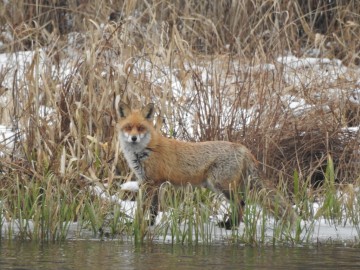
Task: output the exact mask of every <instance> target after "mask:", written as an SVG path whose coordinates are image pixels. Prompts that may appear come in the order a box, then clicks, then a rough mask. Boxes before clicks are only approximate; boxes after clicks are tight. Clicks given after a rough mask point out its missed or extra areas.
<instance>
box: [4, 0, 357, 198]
mask: <svg viewBox="0 0 360 270" xmlns="http://www.w3.org/2000/svg"><path fill="white" fill-rule="evenodd" d="M15 2H16V3H15ZM15 2H14V1H12V0H9V1H8V2H7V4H6V5H5V6H4V8H3V9H2V10H1V13H0V15H1V17H0V25H1V27H0V41H1V42H2V45H1V46H0V52H3V53H14V55H16V56H17V57H18V58H17V59H14V61H13V62H11V63H10V62H9V64H8V65H3V67H2V69H1V70H0V97H1V98H2V103H1V106H2V107H1V111H0V113H1V115H0V118H1V123H2V124H5V125H8V126H10V127H12V128H13V129H14V130H19V135H16V136H15V137H14V144H13V146H12V147H11V148H7V147H6V146H4V145H3V144H0V147H2V149H0V150H2V151H4V152H5V153H6V154H5V155H3V156H2V157H1V165H0V170H1V173H2V174H1V176H0V177H1V193H2V195H1V196H5V197H9V194H10V193H9V191H8V190H9V187H11V186H12V185H13V180H14V179H20V180H19V181H21V183H22V185H24V186H26V185H27V183H28V182H33V181H40V182H42V181H43V179H46V177H47V176H48V175H49V174H50V175H51V177H53V178H56V179H58V181H59V182H60V183H64V184H66V185H68V183H71V185H72V188H70V189H72V190H74V192H79V190H82V189H83V188H84V187H85V186H87V185H93V184H97V183H107V184H108V185H109V189H112V188H115V189H116V188H117V185H114V183H117V182H119V181H120V182H121V181H125V180H128V179H129V178H130V177H129V170H128V168H127V166H126V164H125V162H124V160H123V159H122V157H121V155H120V153H119V149H118V147H117V143H116V135H115V134H114V117H115V112H114V110H113V100H114V97H115V96H116V95H120V96H121V98H122V99H123V100H125V101H127V102H130V103H131V104H133V105H134V106H141V105H143V104H145V103H146V102H149V101H153V102H156V104H157V105H158V109H159V115H160V116H161V117H162V118H163V119H164V125H163V131H164V133H166V134H167V135H168V136H174V137H176V138H179V139H185V140H197V141H203V140H230V141H240V142H242V143H244V144H245V145H246V146H248V147H249V148H250V149H251V150H252V151H253V153H254V154H255V155H256V157H257V158H258V159H259V160H260V161H261V163H262V164H263V170H264V171H265V172H266V174H267V176H268V177H269V178H270V179H272V180H274V181H278V180H279V179H281V180H285V181H286V182H287V183H288V190H287V191H288V192H289V193H290V194H291V193H292V192H293V183H292V176H293V173H294V171H295V170H296V171H298V172H299V175H300V180H301V181H303V182H306V181H307V179H308V178H309V177H310V178H311V179H312V183H313V184H317V183H318V181H322V180H323V178H324V176H323V175H324V173H323V172H322V170H325V168H326V162H327V157H328V154H330V155H331V156H332V157H333V160H334V163H335V172H336V178H337V180H338V181H339V182H351V183H356V181H357V177H358V175H359V156H358V155H359V152H358V145H359V134H358V132H351V131H349V130H348V129H344V128H346V127H351V126H359V123H360V118H359V106H358V104H357V103H356V102H354V99H358V97H357V96H354V95H356V92H354V90H355V89H356V88H357V87H358V77H359V71H358V70H357V69H356V67H357V66H356V65H358V64H359V52H360V51H359V46H360V45H359V43H358V42H357V41H358V40H359V36H360V25H359V14H360V4H359V3H358V2H357V1H342V0H333V1H311V0H309V1H289V2H286V1H285V2H284V3H283V2H281V1H258V0H254V1H226V0H222V1H195V0H186V1H169V0H168V1H165V0H156V1H152V3H151V4H149V3H148V2H146V1H118V2H116V1H115V2H116V4H115V2H114V1H105V3H104V1H80V2H79V1H67V2H66V1H55V2H56V4H49V3H48V1H36V3H38V5H36V4H35V1H15ZM63 2H64V3H63ZM65 3H67V4H65ZM109 16H110V18H111V19H113V21H111V22H109V21H108V18H109ZM0 44H1V43H0ZM23 51H33V53H28V54H27V55H28V59H27V61H25V60H24V59H23V58H21V55H22V54H23ZM288 54H292V55H295V56H297V57H305V56H316V57H327V58H329V59H340V60H341V61H342V63H344V64H345V65H346V66H347V67H348V69H347V70H346V71H344V72H341V73H340V74H336V75H334V76H333V77H331V78H334V79H329V78H326V76H325V77H324V78H325V79H324V80H321V75H319V74H318V73H316V71H313V70H312V69H311V67H302V68H299V69H294V70H289V68H287V67H286V65H284V64H282V63H281V62H279V61H277V60H276V59H277V57H279V56H283V55H288ZM24 62H26V64H25V65H23V63H24ZM265 64H267V65H265ZM333 64H334V63H330V64H323V65H320V66H321V67H319V69H321V70H328V69H331V68H333V66H334V65H333ZM269 65H271V68H269ZM288 74H292V75H291V76H292V77H291V76H290V77H291V78H290V79H289V78H288V77H289V76H288ZM299 82H300V83H299ZM305 82H306V83H305ZM334 92H335V93H334ZM284 97H285V98H284ZM289 97H292V98H295V99H297V100H303V101H305V102H306V103H307V104H308V105H310V106H309V107H307V109H305V110H304V112H303V113H301V114H297V113H294V111H293V110H291V109H290V105H289V102H287V101H286V99H287V98H289ZM44 108H45V109H44ZM40 111H42V112H43V113H40ZM68 189H69V188H67V190H68Z"/></svg>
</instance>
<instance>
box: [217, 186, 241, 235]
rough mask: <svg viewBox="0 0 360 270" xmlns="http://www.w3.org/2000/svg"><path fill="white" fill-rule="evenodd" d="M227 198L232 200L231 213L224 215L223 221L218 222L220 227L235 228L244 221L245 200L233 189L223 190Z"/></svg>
mask: <svg viewBox="0 0 360 270" xmlns="http://www.w3.org/2000/svg"><path fill="white" fill-rule="evenodd" d="M222 193H223V194H224V196H225V197H226V199H227V200H228V201H229V202H230V209H231V211H230V215H227V216H225V217H224V220H223V221H220V222H219V223H218V225H219V227H221V228H225V229H227V230H231V229H234V228H236V227H238V226H239V225H240V222H243V214H244V206H245V202H244V200H243V199H242V198H239V196H238V195H237V194H236V193H234V192H232V191H227V190H226V191H222Z"/></svg>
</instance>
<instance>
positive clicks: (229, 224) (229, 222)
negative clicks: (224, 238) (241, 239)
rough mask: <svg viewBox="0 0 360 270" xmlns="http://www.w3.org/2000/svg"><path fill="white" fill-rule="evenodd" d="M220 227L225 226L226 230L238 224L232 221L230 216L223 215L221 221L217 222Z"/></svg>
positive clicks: (234, 227)
mask: <svg viewBox="0 0 360 270" xmlns="http://www.w3.org/2000/svg"><path fill="white" fill-rule="evenodd" d="M218 226H219V227H220V228H225V229H226V230H232V229H236V228H237V227H238V226H239V224H237V223H236V222H234V221H233V220H232V219H231V218H230V217H225V218H224V220H223V221H220V222H218Z"/></svg>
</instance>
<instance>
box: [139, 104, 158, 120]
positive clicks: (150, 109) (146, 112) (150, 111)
mask: <svg viewBox="0 0 360 270" xmlns="http://www.w3.org/2000/svg"><path fill="white" fill-rule="evenodd" d="M141 113H142V115H143V116H144V118H145V119H147V120H149V121H151V120H153V118H154V113H155V108H154V103H149V104H148V105H146V106H145V107H144V108H142V110H141Z"/></svg>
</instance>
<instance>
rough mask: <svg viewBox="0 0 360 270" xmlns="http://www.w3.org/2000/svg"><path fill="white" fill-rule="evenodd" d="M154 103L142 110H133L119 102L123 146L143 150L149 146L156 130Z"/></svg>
mask: <svg viewBox="0 0 360 270" xmlns="http://www.w3.org/2000/svg"><path fill="white" fill-rule="evenodd" d="M154 112H155V109H154V104H153V103H149V104H148V105H146V106H145V107H143V108H142V109H141V110H131V108H130V107H129V106H128V105H127V104H125V103H123V102H119V105H118V110H117V115H118V124H117V128H118V132H119V134H118V136H119V141H120V144H121V146H122V148H123V149H124V150H125V149H129V148H131V150H134V151H135V152H137V151H142V150H143V149H144V148H146V147H147V145H148V144H149V142H150V140H151V134H152V132H153V130H154V127H153V118H154Z"/></svg>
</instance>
